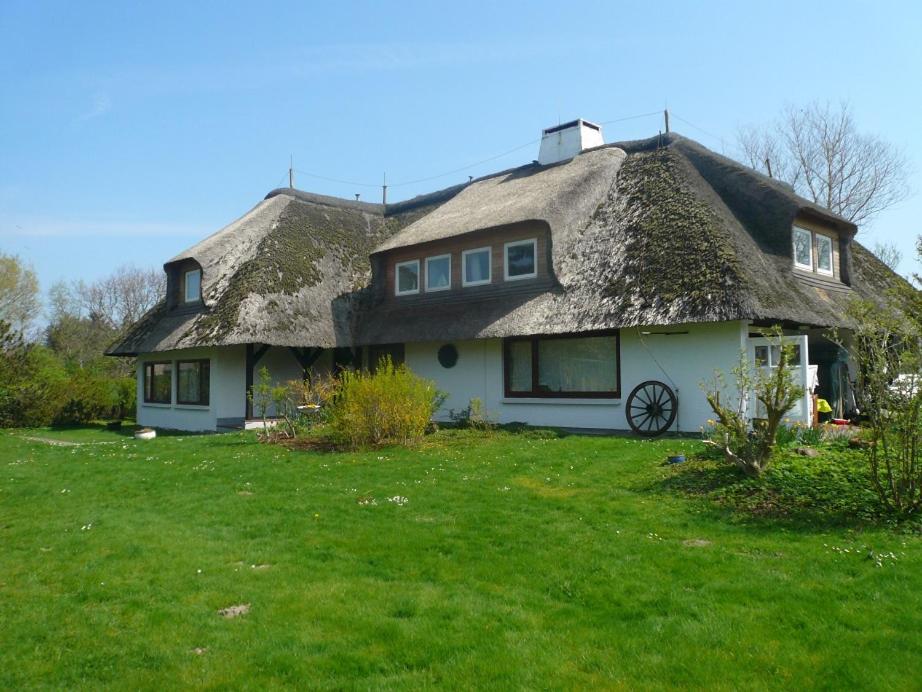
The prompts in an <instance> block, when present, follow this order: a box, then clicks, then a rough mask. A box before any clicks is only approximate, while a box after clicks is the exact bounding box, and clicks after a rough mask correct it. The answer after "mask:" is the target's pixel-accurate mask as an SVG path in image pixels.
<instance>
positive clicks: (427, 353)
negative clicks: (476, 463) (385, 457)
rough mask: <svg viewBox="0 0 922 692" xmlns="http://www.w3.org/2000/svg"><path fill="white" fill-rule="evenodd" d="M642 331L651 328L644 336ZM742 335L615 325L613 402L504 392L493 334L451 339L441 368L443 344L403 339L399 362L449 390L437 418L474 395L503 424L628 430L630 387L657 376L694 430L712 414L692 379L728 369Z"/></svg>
mask: <svg viewBox="0 0 922 692" xmlns="http://www.w3.org/2000/svg"><path fill="white" fill-rule="evenodd" d="M646 331H649V332H651V333H650V334H643V332H646ZM663 332H673V333H672V334H669V335H666V334H664V333H663ZM674 332H686V333H681V334H676V333H674ZM746 335H747V330H746V324H745V323H742V322H724V323H718V324H700V325H683V326H678V327H669V328H650V329H647V328H640V329H625V330H622V331H621V398H620V399H618V400H609V399H537V398H536V399H518V398H510V399H506V398H504V392H503V363H502V341H501V340H500V339H485V340H478V341H462V342H456V343H455V346H456V347H457V349H458V362H457V364H456V365H455V367H453V368H450V369H446V368H443V367H442V366H441V365H440V364H439V362H438V358H437V355H436V354H437V353H438V349H439V347H440V346H442V345H443V342H426V343H418V344H407V345H406V362H407V365H408V366H409V367H410V368H411V369H412V370H413V371H414V372H416V373H417V374H419V375H421V376H422V377H426V378H428V379H431V380H434V381H435V382H436V384H437V385H438V387H439V388H440V389H441V390H443V391H445V392H447V393H448V394H449V397H448V399H447V400H446V402H445V404H444V406H443V409H442V410H441V411H440V413H439V415H438V418H439V419H441V420H447V418H448V411H449V410H450V409H455V410H461V409H463V408H465V407H466V406H467V405H468V402H469V401H470V400H471V399H472V398H474V397H477V398H479V399H481V400H482V401H483V402H484V404H485V405H486V407H487V410H488V411H489V412H490V413H491V414H492V415H493V416H494V417H496V418H497V419H498V420H499V421H500V422H502V423H509V422H513V421H522V422H526V423H530V424H532V425H553V426H560V427H572V428H604V429H614V430H627V429H628V427H629V426H628V423H627V419H626V418H625V413H624V402H625V401H626V400H627V397H628V395H629V394H630V392H631V390H632V389H633V388H634V387H636V386H637V385H638V384H640V383H641V382H644V381H646V380H659V381H661V382H665V383H666V384H668V385H669V386H670V387H671V388H672V389H673V390H674V391H676V394H677V396H678V398H679V415H678V421H677V423H678V429H679V430H681V431H685V432H698V430H699V428H700V427H701V426H702V425H704V423H705V421H707V419H708V418H711V417H712V414H711V410H710V408H709V407H708V405H707V401H706V400H705V398H704V393H703V392H702V391H701V389H700V388H699V383H700V382H702V381H705V380H707V379H709V378H711V377H712V376H713V373H714V370H715V369H718V368H719V369H721V370H723V371H724V372H729V371H730V369H731V368H732V367H733V366H734V365H736V363H737V360H738V358H739V353H740V349H741V348H743V347H744V345H745V339H746ZM657 362H658V363H659V365H657ZM660 366H662V367H660ZM664 370H665V373H664V372H663V371H664ZM675 429H676V427H675V426H674V427H673V430H675Z"/></svg>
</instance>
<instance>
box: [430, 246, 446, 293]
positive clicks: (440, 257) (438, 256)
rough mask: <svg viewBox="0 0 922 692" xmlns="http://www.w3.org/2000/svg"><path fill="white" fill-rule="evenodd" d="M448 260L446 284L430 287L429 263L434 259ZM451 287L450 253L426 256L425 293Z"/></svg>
mask: <svg viewBox="0 0 922 692" xmlns="http://www.w3.org/2000/svg"><path fill="white" fill-rule="evenodd" d="M443 259H447V260H448V285H447V286H440V287H438V288H430V286H429V263H430V262H433V261H435V260H443ZM450 288H451V253H448V254H446V255H434V256H432V257H427V258H426V293H436V292H438V291H447V290H449V289H450Z"/></svg>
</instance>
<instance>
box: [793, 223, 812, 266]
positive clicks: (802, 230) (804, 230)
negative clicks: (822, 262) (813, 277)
mask: <svg viewBox="0 0 922 692" xmlns="http://www.w3.org/2000/svg"><path fill="white" fill-rule="evenodd" d="M798 232H800V233H806V234H807V235H808V236H810V245H809V246H808V247H809V248H810V264H801V263H800V262H798V261H797V246H796V245H795V243H794V238H795V237H796V235H797V233H798ZM813 243H814V238H813V231H811V230H810V229H809V228H804V227H803V226H794V228H793V229H792V231H791V254H792V255H793V258H794V266H795V267H796V268H797V269H802V270H803V271H809V272H812V271H814V255H816V252H814V248H813Z"/></svg>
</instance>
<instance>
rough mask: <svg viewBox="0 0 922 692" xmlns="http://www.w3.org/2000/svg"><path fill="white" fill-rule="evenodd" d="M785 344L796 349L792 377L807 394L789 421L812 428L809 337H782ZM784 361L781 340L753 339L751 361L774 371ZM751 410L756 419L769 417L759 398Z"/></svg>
mask: <svg viewBox="0 0 922 692" xmlns="http://www.w3.org/2000/svg"><path fill="white" fill-rule="evenodd" d="M781 339H782V342H783V343H784V344H792V345H793V346H794V357H793V362H791V364H790V365H791V376H792V377H793V379H794V382H795V384H797V385H799V386H800V387H802V388H803V390H804V394H803V396H802V397H801V398H800V400H799V401H798V402H797V404H796V405H795V406H794V408H792V409H791V410H790V411H789V412H788V413H787V415H786V416H785V418H789V419H791V421H792V422H797V423H803V424H804V425H810V424H811V422H812V415H811V411H810V392H809V391H807V389H808V388H807V380H808V377H809V369H808V367H807V363H809V362H810V353H809V350H808V347H807V335H806V334H804V335H801V336H783V337H781ZM780 359H781V346H780V344H779V343H778V339H766V338H762V337H757V338H751V339H749V362H750V363H751V364H752V365H753V366H754V367H756V368H759V369H763V370H766V369H771V368H776V367H778V361H779V360H780ZM749 406H750V409H749V410H750V411H753V412H754V415H753V417H754V418H764V417H765V406H764V405H763V404H762V402H760V401H756V399H755V396H753V397H752V400H751V401H750V402H749Z"/></svg>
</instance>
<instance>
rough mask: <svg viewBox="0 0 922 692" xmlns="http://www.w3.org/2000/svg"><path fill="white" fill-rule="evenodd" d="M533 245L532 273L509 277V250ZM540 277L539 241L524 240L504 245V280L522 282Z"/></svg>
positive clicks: (533, 239)
mask: <svg viewBox="0 0 922 692" xmlns="http://www.w3.org/2000/svg"><path fill="white" fill-rule="evenodd" d="M523 245H531V249H532V271H531V273H529V274H519V275H518V276H509V249H510V248H514V247H520V246H523ZM537 276H538V239H537V238H524V239H522V240H510V241H509V242H508V243H504V244H503V280H505V281H520V280H522V279H534V278H536V277H537Z"/></svg>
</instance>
